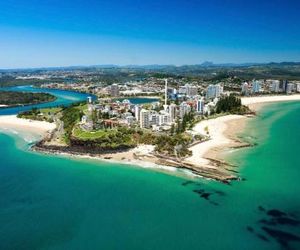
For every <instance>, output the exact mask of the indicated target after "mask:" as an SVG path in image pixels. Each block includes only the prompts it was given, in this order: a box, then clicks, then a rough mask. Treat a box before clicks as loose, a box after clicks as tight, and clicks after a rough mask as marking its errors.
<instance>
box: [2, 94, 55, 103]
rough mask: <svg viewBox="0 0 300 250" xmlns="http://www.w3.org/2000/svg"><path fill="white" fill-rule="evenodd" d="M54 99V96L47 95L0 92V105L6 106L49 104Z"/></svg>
mask: <svg viewBox="0 0 300 250" xmlns="http://www.w3.org/2000/svg"><path fill="white" fill-rule="evenodd" d="M55 99H56V97H55V96H53V95H50V94H47V93H28V92H15V91H0V104H1V105H7V106H18V105H31V104H38V103H44V102H51V101H54V100H55Z"/></svg>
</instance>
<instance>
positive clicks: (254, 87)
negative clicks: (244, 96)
mask: <svg viewBox="0 0 300 250" xmlns="http://www.w3.org/2000/svg"><path fill="white" fill-rule="evenodd" d="M252 92H253V93H259V92H260V81H257V80H255V81H253V82H252Z"/></svg>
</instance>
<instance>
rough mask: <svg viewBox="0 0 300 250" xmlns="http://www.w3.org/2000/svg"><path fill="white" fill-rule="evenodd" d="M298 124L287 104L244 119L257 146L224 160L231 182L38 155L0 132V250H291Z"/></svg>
mask: <svg viewBox="0 0 300 250" xmlns="http://www.w3.org/2000/svg"><path fill="white" fill-rule="evenodd" d="M299 124H300V103H294V102H291V103H280V104H272V105H268V106H266V108H264V109H263V110H262V111H261V112H260V113H259V116H258V117H257V118H254V119H251V120H250V121H249V124H248V127H247V129H246V131H245V132H244V133H243V134H242V136H243V137H244V139H245V140H248V141H251V142H255V143H257V146H256V147H253V148H248V149H243V150H238V151H234V152H231V153H230V154H229V156H228V159H229V161H231V162H232V163H235V164H238V165H239V166H240V168H239V169H237V170H238V171H240V174H241V176H242V177H243V178H245V180H244V181H241V182H233V183H232V185H225V184H221V183H217V182H215V181H209V180H204V179H199V180H192V182H189V180H188V179H187V178H183V177H178V176H174V175H171V174H166V173H162V172H158V171H153V170H151V169H143V168H139V167H134V166H128V165H121V164H112V163H104V162H100V161H99V162H98V161H91V160H76V159H68V158H64V157H57V156H48V155H41V154H38V153H33V152H30V151H28V150H27V149H28V143H27V142H26V141H24V140H23V139H22V138H24V137H25V138H26V136H27V137H28V136H29V135H12V134H9V135H7V134H3V133H2V134H0V142H1V143H0V159H1V162H0V193H1V196H0V249H204V250H206V249H267V250H268V249H300V242H299V241H297V240H298V239H297V236H298V237H299V236H300V228H299V224H297V223H298V220H299V219H300V199H299V191H300V185H299V177H300V160H299V159H300V158H299V157H298V154H299V152H300V147H299V141H300V130H299ZM201 196H202V197H201ZM274 209H276V210H274ZM279 211H280V212H282V213H285V215H282V216H281V217H278V216H279V215H280V212H279ZM268 212H269V214H270V215H268ZM276 216H277V217H276ZM264 228H265V229H264ZM270 230H272V231H270ZM275 230H276V231H275ZM274 232H275V233H274ZM278 232H279V233H278Z"/></svg>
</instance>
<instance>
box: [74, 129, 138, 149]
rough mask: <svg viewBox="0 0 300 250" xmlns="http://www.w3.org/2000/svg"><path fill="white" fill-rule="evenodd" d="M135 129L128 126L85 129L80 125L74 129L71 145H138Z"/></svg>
mask: <svg viewBox="0 0 300 250" xmlns="http://www.w3.org/2000/svg"><path fill="white" fill-rule="evenodd" d="M133 133H134V131H133V130H131V129H128V128H123V127H119V128H117V129H108V130H97V131H83V130H82V129H81V128H79V127H77V126H76V127H75V128H74V129H73V133H72V136H71V138H70V143H71V145H74V146H75V145H77V146H83V147H87V148H92V149H102V150H111V149H126V148H131V147H134V146H136V141H135V140H134V138H133Z"/></svg>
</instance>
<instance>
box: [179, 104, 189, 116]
mask: <svg viewBox="0 0 300 250" xmlns="http://www.w3.org/2000/svg"><path fill="white" fill-rule="evenodd" d="M189 112H191V107H190V105H188V104H187V103H186V102H182V103H181V104H180V105H179V116H180V118H183V117H184V115H185V114H188V113H189Z"/></svg>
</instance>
